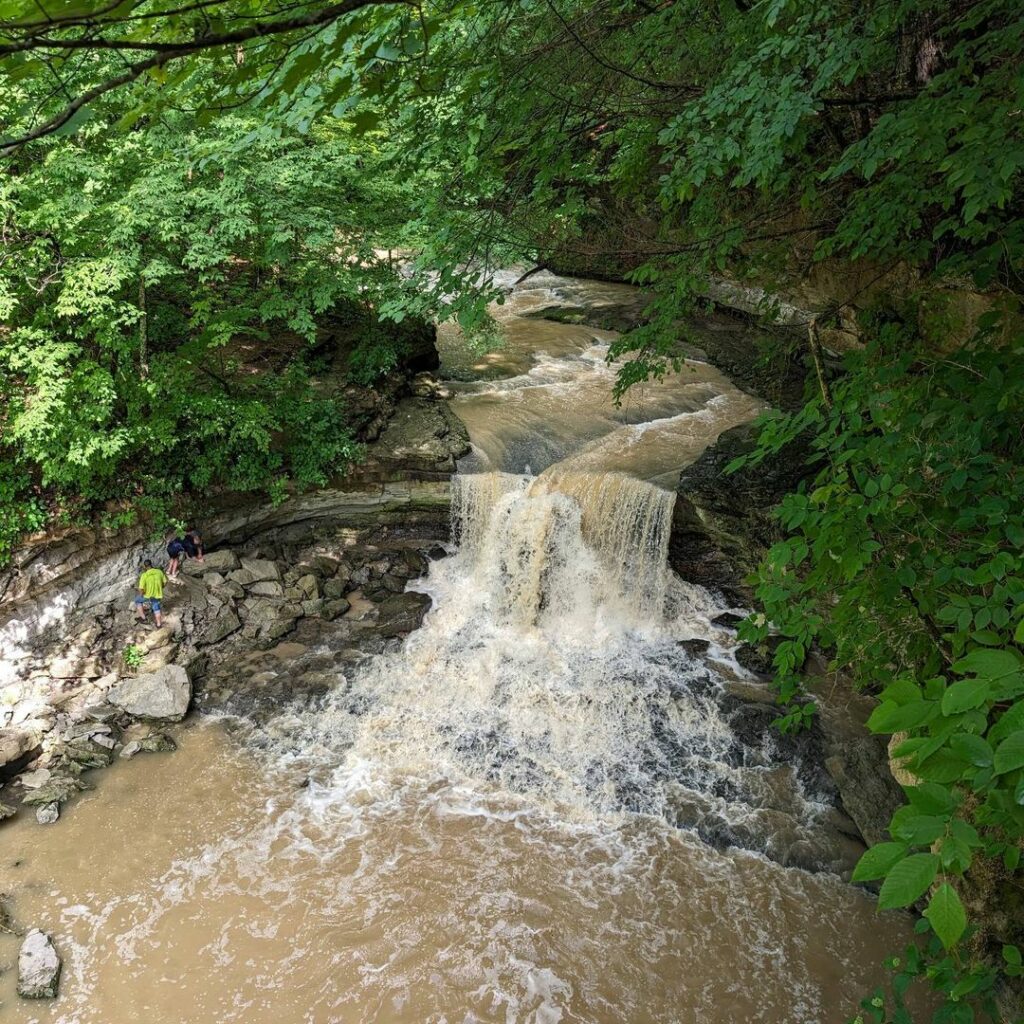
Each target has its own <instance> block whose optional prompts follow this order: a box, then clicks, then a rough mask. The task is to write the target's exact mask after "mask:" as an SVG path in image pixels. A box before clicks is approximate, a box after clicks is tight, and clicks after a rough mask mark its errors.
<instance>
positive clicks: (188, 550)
mask: <svg viewBox="0 0 1024 1024" xmlns="http://www.w3.org/2000/svg"><path fill="white" fill-rule="evenodd" d="M167 557H168V558H169V559H170V562H168V564H167V578H168V579H169V580H172V581H173V582H175V583H176V582H177V581H178V570H179V569H180V568H181V563H182V562H184V561H185V559H186V558H195V559H196V560H197V561H200V562H201V561H203V538H202V537H201V536H200V535H199V531H198V530H189V531H187V532H186V533H185V535H184V536H183V537H179V536H178V535H177V534H175V535H174V536H173V537H172V539H171V541H170V543H169V544H168V545H167Z"/></svg>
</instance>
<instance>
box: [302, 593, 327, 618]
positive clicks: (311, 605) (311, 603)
mask: <svg viewBox="0 0 1024 1024" xmlns="http://www.w3.org/2000/svg"><path fill="white" fill-rule="evenodd" d="M323 606H324V602H323V599H322V598H319V597H318V598H314V599H312V600H308V601H303V602H302V614H303V615H319V614H320V613H321V612H322V611H323Z"/></svg>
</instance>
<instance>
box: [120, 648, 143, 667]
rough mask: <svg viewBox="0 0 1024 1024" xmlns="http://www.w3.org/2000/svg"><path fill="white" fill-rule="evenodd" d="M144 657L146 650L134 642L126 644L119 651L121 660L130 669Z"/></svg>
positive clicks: (137, 664)
mask: <svg viewBox="0 0 1024 1024" xmlns="http://www.w3.org/2000/svg"><path fill="white" fill-rule="evenodd" d="M145 657H146V652H145V651H144V650H143V649H142V648H141V647H138V646H137V645H136V644H127V645H126V646H125V648H124V650H123V651H122V652H121V660H122V661H123V662H124V666H125V668H127V669H129V670H130V671H134V670H135V669H137V668H138V667H139V666H140V665H141V664H142V662H143V660H144V659H145Z"/></svg>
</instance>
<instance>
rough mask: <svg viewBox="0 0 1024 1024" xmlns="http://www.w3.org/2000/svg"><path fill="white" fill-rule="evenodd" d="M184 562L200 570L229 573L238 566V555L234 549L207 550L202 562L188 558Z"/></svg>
mask: <svg viewBox="0 0 1024 1024" xmlns="http://www.w3.org/2000/svg"><path fill="white" fill-rule="evenodd" d="M185 564H186V565H195V566H198V567H199V571H200V572H219V573H229V572H232V571H233V570H235V569H237V568H238V556H237V555H236V554H235V553H234V551H227V550H225V551H207V552H206V557H205V558H204V559H203V561H202V562H196V561H195V560H194V559H189V561H188V562H186V563H185Z"/></svg>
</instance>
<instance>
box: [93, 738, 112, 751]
mask: <svg viewBox="0 0 1024 1024" xmlns="http://www.w3.org/2000/svg"><path fill="white" fill-rule="evenodd" d="M92 741H93V743H98V744H99V745H100V746H101V747H105V748H106V749H107V750H113V749H114V747H116V746H117V740H115V739H114V737H113V736H93V737H92Z"/></svg>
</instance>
